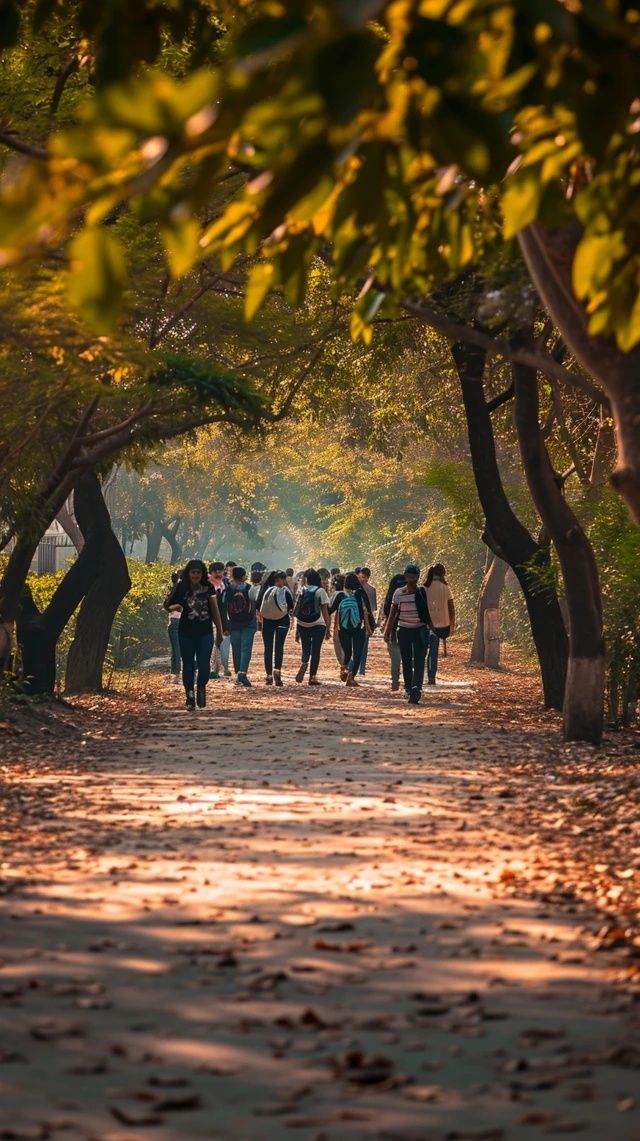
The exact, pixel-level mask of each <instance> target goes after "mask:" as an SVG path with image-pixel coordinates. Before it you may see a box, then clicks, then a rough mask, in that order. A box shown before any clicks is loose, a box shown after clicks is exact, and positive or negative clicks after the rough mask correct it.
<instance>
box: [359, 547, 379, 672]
mask: <svg viewBox="0 0 640 1141" xmlns="http://www.w3.org/2000/svg"><path fill="white" fill-rule="evenodd" d="M356 573H357V575H358V579H359V580H360V585H361V587H362V589H363V590H364V592H365V594H366V595H367V598H368V599H369V610H370V611H371V616H372V619H373V621H372V625H371V627H370V629H367V631H366V632H365V639H364V646H363V648H362V655H361V657H360V668H359V670H358V672H359V674H360V676H361V677H364V676H365V673H366V672H367V658H368V656H369V638H370V637H371V634H373V632H374V631H375V628H376V624H375V615H376V614H377V613H378V592H377V590H376V588H375V586H374V585H373V583H372V582H371V570H370V568H369V567H360V570H359V571H357V572H356Z"/></svg>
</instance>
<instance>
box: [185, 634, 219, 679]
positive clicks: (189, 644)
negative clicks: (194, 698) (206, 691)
mask: <svg viewBox="0 0 640 1141" xmlns="http://www.w3.org/2000/svg"><path fill="white" fill-rule="evenodd" d="M212 653H213V634H200V635H197V636H196V637H195V638H194V637H193V635H190V634H183V633H180V656H181V658H182V681H183V683H184V688H185V689H186V690H187V691H189V690H192V689H193V683H194V681H195V676H196V665H197V667H198V686H202V687H203V688H204V686H205V685H206V684H207V682H208V680H209V670H210V668H211V655H212Z"/></svg>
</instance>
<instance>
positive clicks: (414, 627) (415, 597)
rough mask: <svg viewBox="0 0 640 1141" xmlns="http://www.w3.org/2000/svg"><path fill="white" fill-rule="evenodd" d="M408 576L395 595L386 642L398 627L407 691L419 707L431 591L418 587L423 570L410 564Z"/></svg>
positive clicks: (387, 625)
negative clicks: (429, 594)
mask: <svg viewBox="0 0 640 1141" xmlns="http://www.w3.org/2000/svg"><path fill="white" fill-rule="evenodd" d="M404 577H405V585H404V586H401V587H399V588H398V590H396V591H395V592H394V594H393V598H392V601H391V612H390V614H389V617H388V619H387V622H386V625H385V628H384V640H385V642H386V643H387V645H388V644H389V640H390V638H391V636H392V634H393V632H394V631H395V629H396V627H397V629H398V646H399V648H400V656H401V658H402V675H403V678H404V688H405V692H406V694H407V698H408V700H409V704H410V705H417V704H418V702H419V700H420V698H421V697H422V684H423V682H424V665H425V659H426V656H427V649H428V646H429V630H430V627H431V620H430V618H429V606H428V603H427V592H426V590H425V588H424V587H423V586H418V579H419V578H420V567H418V566H416V565H415V563H410V564H409V566H408V567H406V568H405V572H404Z"/></svg>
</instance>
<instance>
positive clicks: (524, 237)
mask: <svg viewBox="0 0 640 1141" xmlns="http://www.w3.org/2000/svg"><path fill="white" fill-rule="evenodd" d="M580 236H581V228H580V225H579V223H578V222H575V221H572V222H570V223H568V224H567V225H566V226H563V227H561V228H559V229H556V230H549V229H547V228H546V227H545V226H543V225H541V223H539V222H536V223H534V224H533V225H531V226H527V227H526V228H525V229H524V230H523V231H522V232H521V234H520V235H519V242H520V249H521V250H522V254H523V257H524V259H525V262H526V263H527V268H528V270H529V273H530V274H531V278H532V281H533V283H534V285H535V287H536V289H537V291H538V293H539V295H540V298H541V299H542V302H543V304H544V306H545V308H546V310H547V312H548V313H549V316H550V317H551V318H552V319H553V321H554V323H555V325H557V327H558V329H559V330H560V332H561V334H562V338H563V340H564V341H565V343H566V345H567V346H568V347H569V348H570V349H571V351H572V352H573V353H574V354H575V356H576V357H577V358H578V360H579V361H580V363H581V364H582V365H583V367H584V368H585V369H586V370H587V372H588V373H589V374H590V375H591V376H592V377H593V378H594V380H596V381H598V383H599V384H600V385H601V387H602V389H603V390H604V391H605V392H606V394H607V396H608V397H609V400H610V402H611V410H612V413H613V419H614V422H615V427H616V441H617V447H618V464H617V467H616V469H615V471H614V472H613V473H612V475H611V482H612V484H613V486H614V487H615V488H616V490H617V491H619V493H620V494H621V495H622V496H623V498H624V499H625V500H626V502H627V505H628V507H629V511H630V512H631V515H632V517H633V518H634V520H635V521H636V523H640V349H638V348H635V349H633V351H632V352H630V353H623V352H622V351H621V350H620V349H619V348H618V346H617V345H616V344H615V342H614V341H613V340H612V339H611V338H609V337H594V336H591V334H590V333H589V332H588V329H587V316H586V313H585V311H584V307H583V306H582V305H581V304H580V302H579V301H578V299H577V298H576V296H575V293H574V292H573V285H572V280H571V272H572V267H573V259H574V257H575V251H576V246H577V244H578V242H579V240H580Z"/></svg>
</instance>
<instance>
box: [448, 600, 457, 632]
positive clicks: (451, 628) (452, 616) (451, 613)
mask: <svg viewBox="0 0 640 1141" xmlns="http://www.w3.org/2000/svg"><path fill="white" fill-rule="evenodd" d="M447 606H448V607H449V633H450V634H453V631H454V630H455V628H456V608H455V606H454V605H453V599H452V598H450V599H449V600H448V602H447Z"/></svg>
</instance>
